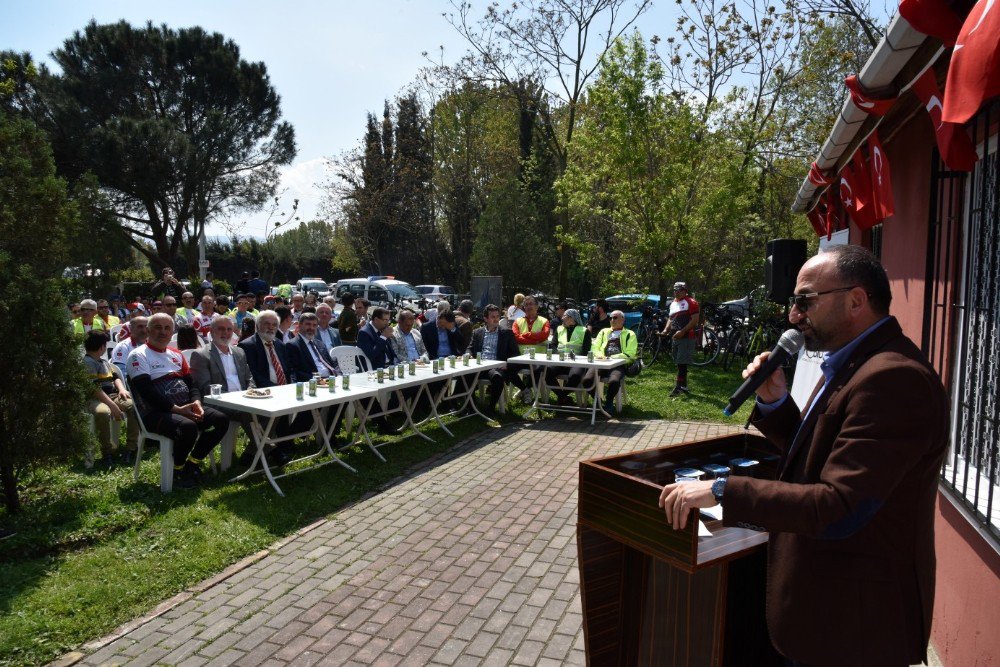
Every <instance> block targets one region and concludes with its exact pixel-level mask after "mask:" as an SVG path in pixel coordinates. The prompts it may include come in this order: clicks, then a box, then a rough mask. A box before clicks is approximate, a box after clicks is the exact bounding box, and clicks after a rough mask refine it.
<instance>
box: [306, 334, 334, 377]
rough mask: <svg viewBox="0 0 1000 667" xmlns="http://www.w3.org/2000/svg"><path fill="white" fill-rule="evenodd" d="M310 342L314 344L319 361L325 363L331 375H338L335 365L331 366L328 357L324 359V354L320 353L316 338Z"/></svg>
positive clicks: (313, 347) (314, 350)
mask: <svg viewBox="0 0 1000 667" xmlns="http://www.w3.org/2000/svg"><path fill="white" fill-rule="evenodd" d="M309 344H310V345H312V349H313V352H315V353H316V358H317V359H319V363H321V364H323V365H324V366H325V367H326V370H327V371H329V373H330V375H336V374H337V371H336V369H334V367H333V366H331V365H330V364H328V363H326V359H324V358H323V355H322V354H320V351H319V346H318V345H317V344H316V341H315V339H314V340H311V341H309Z"/></svg>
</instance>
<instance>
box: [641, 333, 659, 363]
mask: <svg viewBox="0 0 1000 667" xmlns="http://www.w3.org/2000/svg"><path fill="white" fill-rule="evenodd" d="M639 341H640V342H639V363H640V364H642V367H643V368H646V367H647V366H650V365H651V364H652V363H653V362H654V361H656V357H657V355H658V354H659V353H660V347H659V343H660V337H659V336H657V335H656V332H655V331H648V332H647V333H646V335H645V336H644V337H643V338H640V339H639Z"/></svg>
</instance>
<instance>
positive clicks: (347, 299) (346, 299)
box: [340, 292, 354, 306]
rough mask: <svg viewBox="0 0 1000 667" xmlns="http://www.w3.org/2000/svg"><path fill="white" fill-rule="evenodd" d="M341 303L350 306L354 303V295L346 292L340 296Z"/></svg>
mask: <svg viewBox="0 0 1000 667" xmlns="http://www.w3.org/2000/svg"><path fill="white" fill-rule="evenodd" d="M340 303H342V304H344V305H345V306H350V305H351V304H353V303H354V295H353V294H351V293H350V292H345V293H344V295H343V296H342V297H340Z"/></svg>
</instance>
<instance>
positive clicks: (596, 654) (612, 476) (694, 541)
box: [577, 434, 780, 667]
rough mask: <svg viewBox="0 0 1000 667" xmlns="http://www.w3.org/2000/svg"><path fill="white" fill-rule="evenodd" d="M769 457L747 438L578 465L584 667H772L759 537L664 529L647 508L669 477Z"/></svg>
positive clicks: (773, 463)
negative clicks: (709, 465)
mask: <svg viewBox="0 0 1000 667" xmlns="http://www.w3.org/2000/svg"><path fill="white" fill-rule="evenodd" d="M739 457H745V458H751V459H755V460H757V461H759V465H758V466H756V472H755V473H754V476H755V477H767V478H771V479H773V478H774V477H775V476H776V475H777V466H778V462H779V459H778V457H777V456H776V455H775V454H774V448H773V447H772V446H771V445H769V444H768V443H767V441H766V440H765V439H764V438H762V437H760V436H758V435H749V434H746V435H744V434H740V435H732V436H725V437H720V438H712V439H708V440H701V441H697V442H689V443H684V444H679V445H673V446H669V447H661V448H659V449H651V450H645V451H639V452H630V453H628V454H622V455H619V456H612V457H608V458H603V459H592V460H589V461H581V462H580V502H579V511H578V517H577V545H578V549H579V556H580V583H581V590H582V597H583V629H584V638H585V642H586V649H587V662H588V664H590V665H678V666H680V665H684V666H690V667H707V666H709V665H752V666H755V667H756V666H758V665H762V666H768V665H772V664H780V660H779V658H778V655H777V653H776V652H775V651H774V650H773V649H772V648H771V643H770V640H769V639H768V635H767V628H766V624H765V620H764V584H765V568H766V553H765V545H766V543H767V533H763V532H759V531H755V530H750V529H746V528H726V527H723V526H722V522H721V521H716V520H712V519H708V518H706V517H704V515H702V517H701V518H702V521H703V522H704V523H705V525H706V526H707V528H708V529H709V530H710V531H711V532H712V536H711V537H701V538H699V537H698V521H697V519H698V518H699V517H698V515H697V514H696V515H694V516H692V517H690V520H689V521H688V525H687V528H686V529H684V530H678V531H675V530H674V529H673V528H671V527H670V524H669V523H668V522H667V520H666V517H665V516H664V513H663V510H661V509H660V508H659V507H657V504H656V503H657V500H658V499H659V496H660V491H661V490H662V488H663V486H664V485H665V484H669V483H671V482H673V481H674V473H673V471H674V469H675V468H680V467H698V464H699V463H721V464H723V465H727V464H728V461H729V460H730V459H733V458H739Z"/></svg>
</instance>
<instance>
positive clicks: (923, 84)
mask: <svg viewBox="0 0 1000 667" xmlns="http://www.w3.org/2000/svg"><path fill="white" fill-rule="evenodd" d="M913 92H914V93H916V95H917V97H919V98H920V101H921V102H923V103H924V106H925V107H926V108H927V113H928V114H929V115H930V117H931V123H932V124H933V125H934V134H935V135H936V136H937V145H938V151H940V153H941V159H942V160H944V163H945V164H946V165H947V166H948V168H949V169H954V170H955V171H972V168H973V167H974V166H975V165H976V161H977V160H979V156H978V155H977V154H976V147H975V146H973V145H972V139H970V138H969V134H968V133H967V132H966V131H965V126H964V125H960V124H958V123H949V122H947V121H945V120H944V119H943V117H942V113H943V108H942V103H941V89H940V88H938V84H937V75H936V74H934V70H933V68H928V69H927V71H926V72H924V73H923V74H921V75H920V78H918V79H917V80H916V81H914V82H913Z"/></svg>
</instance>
